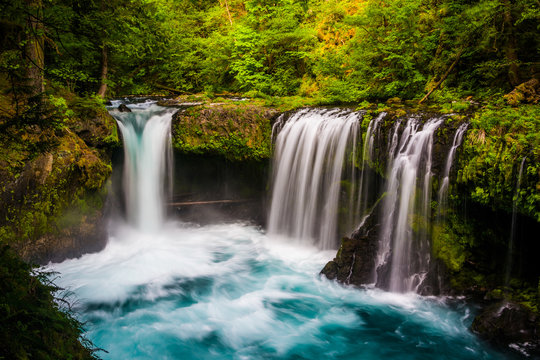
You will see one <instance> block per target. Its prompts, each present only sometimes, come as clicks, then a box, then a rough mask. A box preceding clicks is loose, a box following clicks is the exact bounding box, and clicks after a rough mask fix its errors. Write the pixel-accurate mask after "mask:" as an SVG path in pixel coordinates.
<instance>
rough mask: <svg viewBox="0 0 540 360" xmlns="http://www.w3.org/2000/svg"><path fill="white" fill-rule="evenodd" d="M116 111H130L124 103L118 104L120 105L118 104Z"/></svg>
mask: <svg viewBox="0 0 540 360" xmlns="http://www.w3.org/2000/svg"><path fill="white" fill-rule="evenodd" d="M118 111H120V112H131V109H130V108H128V107H127V105H126V104H120V106H118Z"/></svg>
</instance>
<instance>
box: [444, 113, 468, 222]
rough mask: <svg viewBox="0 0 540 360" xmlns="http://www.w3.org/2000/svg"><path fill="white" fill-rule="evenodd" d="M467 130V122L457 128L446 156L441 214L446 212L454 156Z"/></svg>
mask: <svg viewBox="0 0 540 360" xmlns="http://www.w3.org/2000/svg"><path fill="white" fill-rule="evenodd" d="M466 131H467V124H466V123H464V124H461V125H460V126H459V127H458V129H457V130H456V133H455V134H454V140H453V141H452V147H451V148H450V151H449V152H448V156H447V157H446V164H445V166H444V173H443V176H442V181H441V186H440V188H439V195H438V199H439V208H438V212H439V214H438V215H439V216H440V215H443V214H444V210H445V208H446V205H447V204H446V202H447V197H448V187H449V186H450V170H451V169H452V164H453V163H454V157H455V156H456V151H457V148H458V147H459V146H460V145H461V142H462V140H463V135H464V134H465V132H466Z"/></svg>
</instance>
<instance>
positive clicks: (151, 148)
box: [111, 102, 176, 231]
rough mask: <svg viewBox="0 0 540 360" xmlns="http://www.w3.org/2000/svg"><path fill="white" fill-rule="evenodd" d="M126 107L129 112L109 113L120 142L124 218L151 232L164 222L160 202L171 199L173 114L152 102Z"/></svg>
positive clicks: (163, 208)
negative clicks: (117, 129) (124, 206)
mask: <svg viewBox="0 0 540 360" xmlns="http://www.w3.org/2000/svg"><path fill="white" fill-rule="evenodd" d="M115 103H116V102H115ZM129 107H130V108H131V109H132V112H119V111H116V110H111V115H113V116H114V118H115V119H116V120H117V123H118V127H119V128H120V131H121V133H122V138H123V142H124V157H125V158H124V179H123V180H124V192H125V201H126V211H127V218H128V221H129V223H130V224H131V225H132V226H134V227H136V228H139V229H140V230H145V231H155V230H157V229H158V228H159V227H160V225H161V224H162V223H163V221H164V218H165V204H164V202H165V199H166V198H168V197H170V195H171V186H172V178H171V177H172V148H171V119H172V115H173V114H174V112H175V111H176V110H173V109H167V108H163V107H160V106H157V105H155V104H154V102H146V103H142V104H141V103H139V104H131V105H129Z"/></svg>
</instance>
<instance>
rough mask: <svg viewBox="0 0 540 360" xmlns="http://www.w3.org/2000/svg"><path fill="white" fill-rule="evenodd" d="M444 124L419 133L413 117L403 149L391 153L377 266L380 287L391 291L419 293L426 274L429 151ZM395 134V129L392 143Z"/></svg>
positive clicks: (398, 146)
mask: <svg viewBox="0 0 540 360" xmlns="http://www.w3.org/2000/svg"><path fill="white" fill-rule="evenodd" d="M442 123H443V119H441V118H434V119H430V120H428V121H427V122H426V123H425V125H424V126H423V127H422V129H421V130H419V128H420V126H421V124H420V122H419V120H418V119H416V118H409V119H408V121H407V124H406V126H405V129H404V130H403V133H402V134H401V138H400V141H399V144H398V143H397V142H395V143H394V144H393V142H394V140H392V141H391V143H390V150H391V151H392V152H396V151H397V152H396V154H395V156H394V157H393V158H392V160H391V161H390V163H389V164H388V169H389V172H388V180H387V184H386V189H385V192H386V196H385V197H384V199H383V204H382V206H383V219H382V231H381V234H380V239H379V251H378V259H377V263H376V264H377V268H378V271H377V272H378V279H377V285H378V286H380V287H384V288H388V289H389V290H390V291H394V292H408V291H416V290H417V289H418V287H419V285H421V284H422V282H423V280H424V279H425V276H426V274H427V271H428V267H429V260H430V246H429V238H428V234H429V229H428V227H429V219H430V216H431V214H430V202H431V176H432V174H431V152H432V145H433V135H434V133H435V131H436V130H437V128H438V127H439V126H440V125H441V124H442ZM397 133H398V132H397V127H396V128H395V129H394V134H393V138H394V137H396V136H397ZM393 146H395V149H392V147H393Z"/></svg>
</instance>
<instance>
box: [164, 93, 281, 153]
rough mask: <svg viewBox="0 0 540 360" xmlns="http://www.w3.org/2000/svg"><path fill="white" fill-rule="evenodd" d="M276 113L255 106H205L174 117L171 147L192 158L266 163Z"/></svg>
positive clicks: (181, 112) (270, 147)
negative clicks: (211, 157)
mask: <svg viewBox="0 0 540 360" xmlns="http://www.w3.org/2000/svg"><path fill="white" fill-rule="evenodd" d="M278 113H279V112H278V111H277V110H275V109H269V108H264V107H261V106H256V105H248V104H246V105H238V104H233V105H228V104H206V105H199V106H193V107H189V108H187V109H181V110H180V111H178V112H177V113H176V114H175V115H174V117H173V123H172V136H173V139H172V143H173V147H174V149H175V150H176V151H178V152H179V153H183V154H189V155H219V156H221V157H224V158H225V159H227V160H231V161H244V160H255V161H261V160H267V159H269V158H270V156H271V154H272V142H271V135H272V121H273V119H274V118H275V117H276V116H277V115H278Z"/></svg>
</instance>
